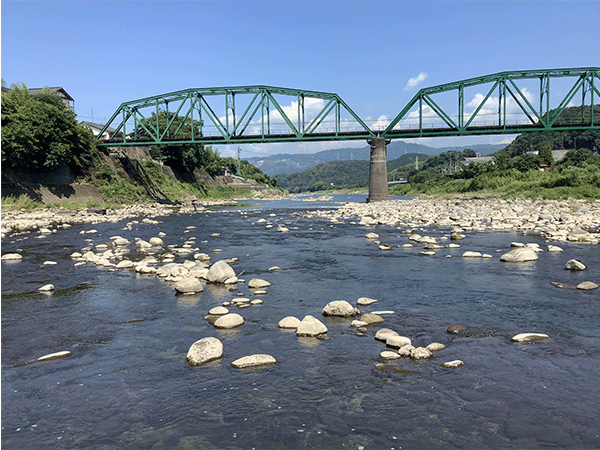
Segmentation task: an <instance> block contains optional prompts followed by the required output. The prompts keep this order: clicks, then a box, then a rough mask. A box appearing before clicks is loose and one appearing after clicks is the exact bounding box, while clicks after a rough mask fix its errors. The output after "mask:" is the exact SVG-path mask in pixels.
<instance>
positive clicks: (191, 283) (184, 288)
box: [173, 277, 204, 294]
mask: <svg viewBox="0 0 600 450" xmlns="http://www.w3.org/2000/svg"><path fill="white" fill-rule="evenodd" d="M173 287H174V288H175V290H176V291H177V292H179V293H180V294H195V293H197V292H202V291H204V286H203V285H202V283H201V282H200V280H199V279H198V278H195V277H187V278H184V279H182V280H179V281H178V282H176V283H175V284H174V285H173Z"/></svg>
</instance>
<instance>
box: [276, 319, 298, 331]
mask: <svg viewBox="0 0 600 450" xmlns="http://www.w3.org/2000/svg"><path fill="white" fill-rule="evenodd" d="M278 325H279V328H291V329H294V330H295V329H296V328H298V325H300V319H298V318H296V317H294V316H287V317H284V318H283V319H281V320H280V321H279V324H278Z"/></svg>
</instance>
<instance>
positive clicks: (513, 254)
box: [500, 247, 538, 262]
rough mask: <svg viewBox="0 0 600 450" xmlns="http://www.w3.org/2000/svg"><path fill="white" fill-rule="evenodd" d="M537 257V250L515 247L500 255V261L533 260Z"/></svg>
mask: <svg viewBox="0 0 600 450" xmlns="http://www.w3.org/2000/svg"><path fill="white" fill-rule="evenodd" d="M537 259H538V254H537V252H536V251H535V250H533V249H531V248H527V247H520V248H515V249H514V250H511V251H510V252H508V253H505V254H504V255H502V256H501V257H500V261H504V262H525V261H535V260H537Z"/></svg>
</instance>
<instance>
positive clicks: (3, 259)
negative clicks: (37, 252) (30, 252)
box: [2, 253, 23, 261]
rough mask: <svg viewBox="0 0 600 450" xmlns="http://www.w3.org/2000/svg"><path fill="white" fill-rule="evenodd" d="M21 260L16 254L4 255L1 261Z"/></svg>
mask: <svg viewBox="0 0 600 450" xmlns="http://www.w3.org/2000/svg"><path fill="white" fill-rule="evenodd" d="M22 258H23V256H21V255H19V254H18V253H6V254H5V255H2V261H19V260H21V259H22Z"/></svg>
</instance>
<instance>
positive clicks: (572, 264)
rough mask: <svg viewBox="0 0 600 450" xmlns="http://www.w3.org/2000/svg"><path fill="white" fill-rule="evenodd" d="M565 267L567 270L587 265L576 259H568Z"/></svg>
mask: <svg viewBox="0 0 600 450" xmlns="http://www.w3.org/2000/svg"><path fill="white" fill-rule="evenodd" d="M565 269H567V270H585V269H587V266H586V265H585V264H584V263H582V262H581V261H579V260H578V259H570V260H569V261H567V264H565Z"/></svg>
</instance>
